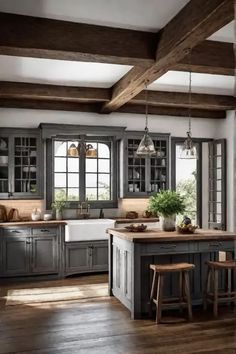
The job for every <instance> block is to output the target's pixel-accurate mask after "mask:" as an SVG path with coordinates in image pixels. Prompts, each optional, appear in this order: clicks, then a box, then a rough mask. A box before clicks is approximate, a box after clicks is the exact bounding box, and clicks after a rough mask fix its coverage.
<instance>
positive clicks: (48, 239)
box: [0, 227, 63, 277]
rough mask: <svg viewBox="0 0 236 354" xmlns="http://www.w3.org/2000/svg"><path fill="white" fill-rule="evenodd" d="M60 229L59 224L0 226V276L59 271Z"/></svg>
mask: <svg viewBox="0 0 236 354" xmlns="http://www.w3.org/2000/svg"><path fill="white" fill-rule="evenodd" d="M61 237H62V233H61V229H60V227H58V228H55V227H53V228H51V227H48V228H30V227H26V228H24V229H17V227H14V228H3V229H2V230H1V241H0V244H1V250H2V254H1V258H2V266H1V269H0V276H2V277H16V276H29V275H31V276H33V275H44V274H48V275H49V274H58V275H60V273H62V272H61V268H62V265H61V264H62V262H63V259H62V257H61V254H62V252H63V250H62V248H63V246H62V244H63V242H62V241H61Z"/></svg>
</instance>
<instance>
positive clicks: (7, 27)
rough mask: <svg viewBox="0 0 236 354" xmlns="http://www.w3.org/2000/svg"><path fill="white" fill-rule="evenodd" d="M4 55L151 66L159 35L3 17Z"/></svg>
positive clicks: (0, 51)
mask: <svg viewBox="0 0 236 354" xmlns="http://www.w3.org/2000/svg"><path fill="white" fill-rule="evenodd" d="M0 23H1V31H0V54H6V55H16V56H24V57H36V58H49V59H62V60H77V61H89V62H101V63H103V62H104V63H115V64H127V65H141V66H143V65H144V66H147V65H150V63H153V62H154V61H155V47H156V38H157V36H156V34H155V33H150V32H142V31H133V30H128V29H120V28H112V27H105V26H95V25H88V24H82V23H74V22H68V21H59V20H52V19H46V18H38V17H30V16H22V15H15V14H8V13H3V12H1V13H0Z"/></svg>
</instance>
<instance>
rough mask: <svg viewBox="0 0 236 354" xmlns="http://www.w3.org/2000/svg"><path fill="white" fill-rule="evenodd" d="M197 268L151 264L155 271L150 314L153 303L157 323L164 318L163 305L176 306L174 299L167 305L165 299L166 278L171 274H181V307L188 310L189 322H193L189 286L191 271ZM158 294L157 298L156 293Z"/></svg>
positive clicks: (183, 264)
mask: <svg viewBox="0 0 236 354" xmlns="http://www.w3.org/2000/svg"><path fill="white" fill-rule="evenodd" d="M193 268H195V265H194V264H191V263H174V264H150V269H151V270H153V279H152V288H151V294H150V306H149V312H150V316H151V315H152V303H153V302H154V303H155V305H156V323H159V322H161V317H162V305H165V307H167V306H168V307H172V305H173V304H176V301H173V298H172V299H170V300H171V301H168V304H167V303H166V301H165V300H166V299H163V293H164V278H165V276H166V275H168V274H170V273H174V272H177V273H179V298H178V300H179V307H180V308H181V309H182V307H183V306H186V307H187V308H188V317H189V320H190V321H191V320H192V305H191V295H190V285H189V271H190V270H192V269H193ZM155 292H156V297H155V296H154V293H155Z"/></svg>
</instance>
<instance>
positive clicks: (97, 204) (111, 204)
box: [45, 135, 118, 209]
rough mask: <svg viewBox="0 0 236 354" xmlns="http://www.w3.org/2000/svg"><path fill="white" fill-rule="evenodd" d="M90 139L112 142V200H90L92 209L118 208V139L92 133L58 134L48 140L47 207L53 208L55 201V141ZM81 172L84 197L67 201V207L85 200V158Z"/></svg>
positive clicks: (74, 206) (69, 207)
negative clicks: (91, 134) (52, 204)
mask: <svg viewBox="0 0 236 354" xmlns="http://www.w3.org/2000/svg"><path fill="white" fill-rule="evenodd" d="M60 139H64V140H74V139H79V140H85V141H86V140H87V141H88V140H89V141H94V142H110V143H111V152H110V153H111V155H110V156H111V159H110V161H111V177H110V178H111V200H107V201H106V200H104V201H103V200H97V201H93V200H90V201H89V204H90V208H91V209H99V208H105V209H106V208H117V207H118V194H117V192H118V179H117V173H118V170H117V164H118V159H117V154H118V141H117V138H116V137H114V136H103V137H101V136H100V137H97V136H94V135H93V136H90V135H69V136H68V135H66V136H65V135H64V136H63V135H58V136H56V137H53V138H51V139H47V140H46V152H47V153H46V189H45V190H46V207H47V208H48V209H50V208H51V203H52V201H53V189H54V151H53V142H54V141H55V140H60ZM80 171H81V172H80V173H81V176H82V179H80V186H79V188H80V189H81V190H82V191H84V192H83V194H82V195H81V194H80V196H81V197H82V199H80V200H79V201H70V202H67V203H66V209H77V208H78V203H80V202H84V201H85V159H83V160H82V159H81V163H80Z"/></svg>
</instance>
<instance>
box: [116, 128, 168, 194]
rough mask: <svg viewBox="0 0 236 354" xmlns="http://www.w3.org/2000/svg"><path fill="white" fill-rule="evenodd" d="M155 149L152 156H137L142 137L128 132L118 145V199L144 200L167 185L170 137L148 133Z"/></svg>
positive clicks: (166, 187) (136, 133)
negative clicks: (138, 198) (140, 198)
mask: <svg viewBox="0 0 236 354" xmlns="http://www.w3.org/2000/svg"><path fill="white" fill-rule="evenodd" d="M150 136H151V137H152V139H153V143H154V146H155V149H156V154H155V155H154V156H151V157H140V156H137V155H136V151H137V148H138V146H139V143H140V141H141V139H142V137H143V134H142V133H140V132H127V134H126V136H125V138H124V139H123V141H122V142H121V145H120V146H121V151H120V156H121V159H120V160H121V168H120V182H121V185H120V196H121V198H123V197H146V196H148V195H151V194H154V193H157V192H159V191H161V190H165V189H168V186H169V173H168V171H169V167H168V166H169V135H168V134H154V133H153V134H150Z"/></svg>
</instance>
